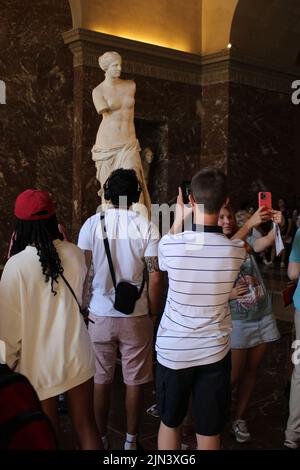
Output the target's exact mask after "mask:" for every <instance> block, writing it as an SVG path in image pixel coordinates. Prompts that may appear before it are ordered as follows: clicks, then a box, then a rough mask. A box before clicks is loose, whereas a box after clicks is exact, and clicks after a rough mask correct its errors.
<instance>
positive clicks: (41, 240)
mask: <svg viewBox="0 0 300 470" xmlns="http://www.w3.org/2000/svg"><path fill="white" fill-rule="evenodd" d="M14 213H15V216H16V224H15V232H14V237H13V241H12V246H11V252H10V258H9V260H8V261H7V263H6V265H5V268H4V271H3V274H2V278H1V281H0V340H1V341H2V342H3V343H4V344H5V352H6V363H7V364H8V366H10V367H11V368H13V369H16V370H18V372H20V373H22V374H23V375H25V376H26V377H27V378H28V379H29V380H30V382H31V383H32V385H33V386H34V388H35V390H36V392H37V394H38V397H39V399H40V400H41V404H42V408H43V410H44V412H45V413H46V414H47V415H48V417H49V418H50V420H51V422H52V424H53V426H54V428H55V430H56V432H57V433H58V434H59V419H58V412H57V405H58V396H59V395H60V394H62V393H66V394H67V400H68V409H69V412H70V414H71V418H72V422H73V424H74V427H75V430H76V432H77V436H78V439H79V443H80V447H81V448H82V449H99V448H100V447H101V441H100V438H99V434H98V431H97V427H96V423H95V418H94V412H93V376H94V373H95V365H94V362H95V361H94V354H93V349H92V345H91V341H90V338H89V334H88V331H87V328H86V326H85V323H84V320H83V317H82V315H81V314H80V312H79V305H78V303H80V302H81V296H82V290H83V282H84V279H85V275H86V267H85V259H84V254H83V252H82V251H81V250H80V248H78V247H77V246H76V245H74V244H72V243H69V242H67V241H64V240H63V236H62V234H61V233H60V231H59V228H58V223H57V219H56V215H55V208H54V204H53V201H52V199H51V197H50V195H49V194H48V193H47V192H44V191H40V190H36V189H28V190H26V191H24V192H23V193H21V194H20V195H19V196H18V197H17V199H16V202H15V210H14ZM71 289H72V290H71ZM72 291H73V292H72Z"/></svg>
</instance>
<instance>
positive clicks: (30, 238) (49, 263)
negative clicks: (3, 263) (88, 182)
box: [10, 215, 64, 295]
mask: <svg viewBox="0 0 300 470" xmlns="http://www.w3.org/2000/svg"><path fill="white" fill-rule="evenodd" d="M56 239H60V240H62V239H63V237H62V234H61V233H60V232H59V230H58V224H57V219H56V215H53V216H52V217H49V218H48V219H43V220H35V221H31V220H20V219H16V224H15V232H14V239H13V243H12V247H11V252H10V255H11V256H13V255H16V254H17V253H20V251H23V250H25V248H26V246H28V245H34V246H35V247H36V249H37V254H38V257H39V259H40V263H41V265H42V271H43V274H44V276H45V282H49V279H51V292H52V293H53V294H54V295H56V291H55V290H54V288H53V283H54V281H55V282H56V283H57V282H58V277H59V275H60V274H62V273H63V272H64V269H63V267H62V265H61V261H60V258H59V256H58V253H57V251H56V248H55V246H54V245H53V240H56Z"/></svg>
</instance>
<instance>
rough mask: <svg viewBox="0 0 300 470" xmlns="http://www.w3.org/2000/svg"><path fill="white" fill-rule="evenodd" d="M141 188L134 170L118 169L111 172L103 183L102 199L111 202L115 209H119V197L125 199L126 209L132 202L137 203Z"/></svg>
mask: <svg viewBox="0 0 300 470" xmlns="http://www.w3.org/2000/svg"><path fill="white" fill-rule="evenodd" d="M140 193H141V188H140V185H139V181H138V179H137V176H136V173H135V171H134V170H124V169H123V168H119V169H118V170H115V171H113V172H112V174H111V175H110V177H109V178H108V179H107V180H106V182H105V183H104V199H106V201H111V202H112V204H113V205H114V206H115V207H119V204H120V200H119V198H120V197H126V198H127V204H126V205H127V207H130V206H131V204H132V203H133V202H138V200H139V198H140Z"/></svg>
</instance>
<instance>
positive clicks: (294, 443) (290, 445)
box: [283, 439, 299, 449]
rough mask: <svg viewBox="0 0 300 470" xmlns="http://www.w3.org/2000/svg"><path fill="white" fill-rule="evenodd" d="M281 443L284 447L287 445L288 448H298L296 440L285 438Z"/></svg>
mask: <svg viewBox="0 0 300 470" xmlns="http://www.w3.org/2000/svg"><path fill="white" fill-rule="evenodd" d="M283 445H284V447H287V448H288V449H298V448H299V444H298V442H294V441H289V440H288V439H286V440H285V441H284V443H283Z"/></svg>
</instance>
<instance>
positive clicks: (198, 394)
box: [156, 352, 231, 436]
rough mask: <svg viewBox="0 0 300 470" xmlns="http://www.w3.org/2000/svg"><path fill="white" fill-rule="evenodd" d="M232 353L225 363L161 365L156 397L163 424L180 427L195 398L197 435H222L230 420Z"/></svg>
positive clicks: (225, 358)
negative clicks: (181, 366) (177, 366)
mask: <svg viewBox="0 0 300 470" xmlns="http://www.w3.org/2000/svg"><path fill="white" fill-rule="evenodd" d="M230 374H231V353H230V352H229V353H228V354H227V355H226V356H225V357H224V358H223V359H222V360H221V361H219V362H215V363H213V364H207V365H203V366H197V367H191V368H188V369H179V370H174V369H169V368H168V367H165V366H163V365H161V364H159V363H158V364H157V370H156V396H157V402H158V409H159V413H160V417H161V420H162V422H163V423H164V424H165V425H166V426H168V427H169V428H177V427H178V426H179V425H180V424H181V423H182V422H183V420H184V418H185V416H186V414H187V411H188V406H189V400H190V396H191V394H192V397H193V417H194V423H195V428H196V433H197V434H200V435H202V436H215V435H217V434H220V433H221V431H222V430H223V427H224V425H225V423H226V421H227V419H228V418H229V410H230V398H231V393H230V391H231V387H230Z"/></svg>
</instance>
